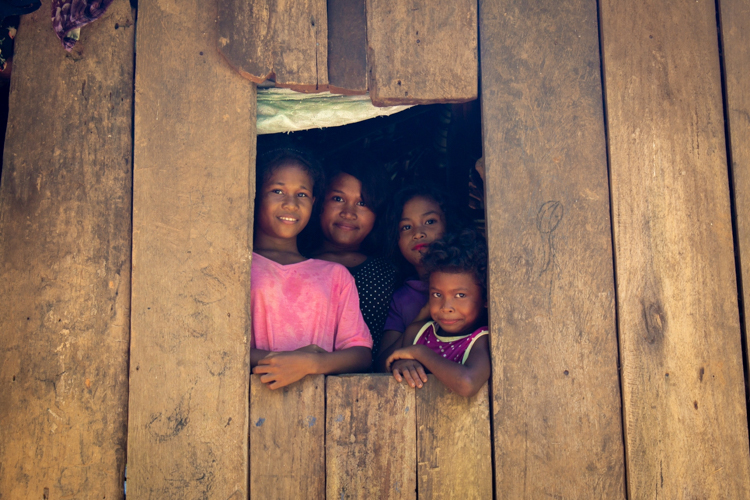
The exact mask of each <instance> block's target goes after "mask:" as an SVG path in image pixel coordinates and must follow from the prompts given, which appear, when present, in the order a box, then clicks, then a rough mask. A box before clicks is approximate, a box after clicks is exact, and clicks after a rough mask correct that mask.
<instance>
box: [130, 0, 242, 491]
mask: <svg viewBox="0 0 750 500" xmlns="http://www.w3.org/2000/svg"><path fill="white" fill-rule="evenodd" d="M176 5H177V4H175V3H174V2H163V1H157V0H141V1H140V2H139V5H138V7H139V11H138V44H139V46H141V47H148V50H142V51H140V52H139V53H138V56H137V57H138V59H137V64H136V89H137V92H136V103H135V148H134V154H135V158H134V159H135V168H134V174H133V182H134V186H133V197H134V200H133V294H132V311H133V314H132V337H131V351H130V352H131V361H130V415H129V425H128V432H129V434H128V476H129V477H128V494H129V495H130V494H132V495H133V496H135V497H137V498H141V497H143V498H149V497H151V498H202V497H207V496H210V497H216V498H230V497H231V496H232V495H235V496H239V497H241V498H245V497H246V496H247V484H248V478H247V468H248V449H247V433H248V417H249V415H248V412H249V409H248V404H247V402H248V398H249V384H250V379H249V377H250V373H249V342H248V340H249V339H248V338H247V335H248V331H249V324H250V318H249V316H248V314H247V304H248V301H249V292H250V288H249V274H250V273H249V271H250V265H249V248H248V243H249V242H250V240H251V235H250V233H249V227H250V226H251V221H252V199H253V192H252V188H251V186H253V185H254V182H253V168H252V167H253V165H254V161H255V138H254V135H255V119H254V116H255V88H254V85H252V84H251V83H250V82H248V81H247V80H245V79H243V78H241V77H240V76H239V75H237V74H236V73H235V72H234V71H232V70H231V68H229V67H228V66H227V64H226V62H225V61H223V60H222V58H221V56H220V55H219V54H218V52H217V51H216V50H215V44H216V36H217V32H216V29H217V28H216V23H215V19H214V18H213V16H211V15H206V12H209V13H210V12H214V11H215V9H216V0H211V1H210V2H209V4H208V5H207V4H206V2H203V1H198V0H186V1H181V2H180V4H179V8H178V7H176ZM196 75H201V76H200V77H199V78H197V77H196ZM217 89H218V91H217Z"/></svg>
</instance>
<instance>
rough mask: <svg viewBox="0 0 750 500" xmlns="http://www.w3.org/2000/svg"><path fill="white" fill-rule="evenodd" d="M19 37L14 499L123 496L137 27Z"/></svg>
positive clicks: (6, 457) (2, 285)
mask: <svg viewBox="0 0 750 500" xmlns="http://www.w3.org/2000/svg"><path fill="white" fill-rule="evenodd" d="M49 13H50V2H49V0H45V1H44V2H43V5H42V7H41V8H40V9H39V10H37V11H36V12H35V13H34V14H31V15H27V16H25V17H23V19H22V23H21V26H20V28H19V32H18V36H17V38H16V40H17V42H16V46H15V57H14V59H13V80H12V83H11V91H10V116H9V119H8V132H7V137H6V142H5V159H4V161H5V163H4V167H3V179H2V190H1V191H0V304H2V305H0V387H2V388H1V389H0V497H2V498H9V499H10V498H38V499H41V498H84V497H86V498H112V499H117V498H122V496H123V491H122V484H123V478H124V469H125V435H126V423H127V401H128V378H127V367H128V357H127V356H128V335H129V318H130V313H129V307H130V292H129V289H130V206H131V197H130V193H131V190H130V184H131V165H132V162H131V155H132V138H131V137H132V136H131V130H132V109H133V107H132V106H133V99H132V96H133V41H134V31H135V30H134V27H133V18H132V12H131V9H130V4H129V2H128V1H127V0H116V1H115V2H114V3H113V4H112V6H111V7H110V8H109V11H108V12H107V14H106V15H105V16H103V17H102V18H101V19H99V20H98V21H97V22H95V23H93V24H91V25H89V26H87V27H85V28H84V29H83V30H82V35H81V40H80V41H79V42H78V44H77V45H76V46H75V48H74V49H73V51H72V52H71V53H67V52H66V51H65V50H64V49H63V48H62V46H61V44H60V42H59V41H58V40H57V38H56V36H55V34H54V32H53V31H52V27H51V25H50V17H49Z"/></svg>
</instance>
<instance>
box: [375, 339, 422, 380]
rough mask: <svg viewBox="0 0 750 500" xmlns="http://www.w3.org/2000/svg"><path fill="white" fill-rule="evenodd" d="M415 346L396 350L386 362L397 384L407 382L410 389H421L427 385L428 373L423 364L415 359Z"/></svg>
mask: <svg viewBox="0 0 750 500" xmlns="http://www.w3.org/2000/svg"><path fill="white" fill-rule="evenodd" d="M413 351H414V346H409V347H404V348H402V349H398V350H396V351H395V352H394V353H393V354H391V355H390V356H388V359H387V360H386V362H385V366H386V370H388V371H391V372H393V377H394V378H395V379H396V381H397V382H401V381H403V380H406V383H407V384H409V386H410V387H418V388H421V387H422V385H423V384H425V383H427V373H426V372H425V369H424V366H422V363H420V362H419V361H417V360H416V358H415V357H414V352H413Z"/></svg>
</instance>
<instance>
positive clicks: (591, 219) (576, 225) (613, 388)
mask: <svg viewBox="0 0 750 500" xmlns="http://www.w3.org/2000/svg"><path fill="white" fill-rule="evenodd" d="M480 29H481V34H480V36H481V42H480V43H481V47H482V55H481V58H482V105H483V109H482V114H483V117H482V119H483V134H484V158H485V165H486V183H485V186H486V187H485V190H486V199H485V203H486V210H487V235H488V243H489V248H490V262H489V273H490V290H489V291H490V304H489V305H490V317H491V319H490V323H491V328H492V334H493V336H492V339H491V341H490V344H491V348H492V363H493V364H492V369H493V375H492V389H493V391H492V392H493V394H492V397H493V404H492V407H493V413H494V414H493V419H494V427H493V429H494V446H495V479H496V488H495V492H496V495H497V497H498V498H513V499H515V498H546V497H555V498H623V497H624V495H625V491H624V489H625V488H624V485H625V481H624V451H623V443H622V427H621V413H620V391H619V380H618V375H617V336H616V325H615V314H614V313H615V311H614V306H615V303H614V280H613V266H612V246H611V231H610V221H609V196H608V194H609V193H608V186H607V160H606V143H605V134H604V117H603V107H602V93H601V79H600V72H599V44H598V32H597V13H596V2H595V1H594V0H564V1H560V0H534V1H531V2H529V1H525V0H503V1H501V2H490V1H481V2H480Z"/></svg>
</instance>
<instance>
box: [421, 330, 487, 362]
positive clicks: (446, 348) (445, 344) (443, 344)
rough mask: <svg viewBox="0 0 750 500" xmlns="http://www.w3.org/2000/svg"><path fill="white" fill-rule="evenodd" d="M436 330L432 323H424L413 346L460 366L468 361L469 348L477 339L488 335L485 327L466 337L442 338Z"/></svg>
mask: <svg viewBox="0 0 750 500" xmlns="http://www.w3.org/2000/svg"><path fill="white" fill-rule="evenodd" d="M436 328H437V323H436V322H434V321H428V322H427V323H425V325H424V326H423V327H422V329H421V330H419V333H418V334H417V337H416V338H415V339H414V345H423V346H427V348H428V349H430V350H431V351H432V352H434V353H435V354H437V355H438V356H442V357H444V358H445V359H447V360H449V361H453V362H454V363H460V364H462V365H463V364H466V360H467V359H469V353H470V352H471V348H472V347H474V342H476V341H477V339H478V338H479V337H482V336H484V335H488V334H489V333H490V332H489V330H487V327H486V326H483V327H480V328H477V329H476V330H474V331H473V332H472V333H470V334H468V335H459V336H451V337H443V336H440V335H438V334H437V332H436V331H435V329H436Z"/></svg>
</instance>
